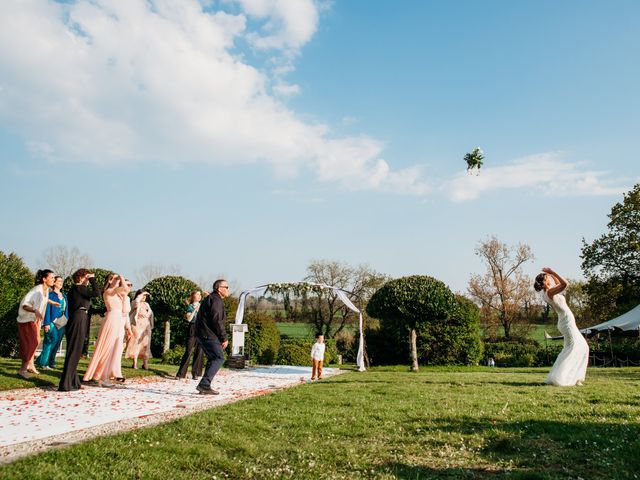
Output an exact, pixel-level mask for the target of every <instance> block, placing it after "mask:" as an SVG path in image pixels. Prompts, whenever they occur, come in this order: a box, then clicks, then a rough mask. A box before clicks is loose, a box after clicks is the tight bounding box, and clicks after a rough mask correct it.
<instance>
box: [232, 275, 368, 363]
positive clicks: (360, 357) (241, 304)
mask: <svg viewBox="0 0 640 480" xmlns="http://www.w3.org/2000/svg"><path fill="white" fill-rule="evenodd" d="M295 283H307V284H309V285H315V286H318V287H321V288H326V289H328V290H332V291H333V292H335V293H336V295H337V296H338V298H339V299H340V301H341V302H342V303H344V304H345V306H346V307H347V308H348V309H349V310H352V311H354V312H356V313H357V314H358V320H359V322H358V328H359V332H360V334H359V338H358V354H357V356H356V365H357V366H358V370H359V371H361V372H364V371H365V370H366V368H365V367H364V334H363V333H362V312H361V311H360V310H359V309H358V308H357V307H356V306H355V305H354V304H353V302H352V301H351V300H349V297H347V294H346V292H345V291H344V290H342V289H340V288H338V287H333V286H331V285H323V284H320V283H309V282H295ZM268 287H269V284H267V285H260V286H259V287H255V288H252V289H251V290H245V291H244V292H242V293H240V298H238V309H237V310H236V319H235V323H236V325H240V324H241V323H242V321H243V319H244V308H245V303H246V301H247V297H248V296H249V295H255V294H256V293H259V292H261V291H264V290H266V289H267V288H268Z"/></svg>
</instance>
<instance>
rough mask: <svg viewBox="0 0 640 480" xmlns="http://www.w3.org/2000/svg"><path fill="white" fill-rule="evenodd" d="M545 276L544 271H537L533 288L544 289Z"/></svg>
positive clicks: (536, 289) (537, 290)
mask: <svg viewBox="0 0 640 480" xmlns="http://www.w3.org/2000/svg"><path fill="white" fill-rule="evenodd" d="M545 278H547V274H546V273H539V274H538V276H537V277H536V281H535V282H533V288H534V289H535V291H536V292H539V291H541V290H544V279H545Z"/></svg>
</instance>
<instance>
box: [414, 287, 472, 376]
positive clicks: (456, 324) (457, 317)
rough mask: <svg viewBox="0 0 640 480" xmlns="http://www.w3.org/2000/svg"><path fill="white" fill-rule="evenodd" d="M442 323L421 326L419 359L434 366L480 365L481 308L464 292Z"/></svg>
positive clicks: (419, 330) (457, 298)
mask: <svg viewBox="0 0 640 480" xmlns="http://www.w3.org/2000/svg"><path fill="white" fill-rule="evenodd" d="M455 298H456V302H457V305H456V308H455V310H454V311H452V312H451V314H450V315H449V317H448V318H446V319H445V320H443V321H442V322H437V323H429V324H424V325H422V326H421V327H419V328H418V359H419V360H420V361H425V362H427V361H428V362H429V363H431V364H432V365H477V364H478V363H479V362H480V359H481V358H482V341H481V340H480V309H479V308H478V307H477V305H476V304H475V303H473V302H472V301H471V300H469V299H468V298H466V297H464V296H462V295H456V296H455Z"/></svg>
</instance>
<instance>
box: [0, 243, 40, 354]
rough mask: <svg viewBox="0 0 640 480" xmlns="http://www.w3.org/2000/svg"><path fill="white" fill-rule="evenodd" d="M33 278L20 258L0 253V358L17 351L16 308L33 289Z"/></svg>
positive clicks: (12, 254) (13, 254) (11, 254)
mask: <svg viewBox="0 0 640 480" xmlns="http://www.w3.org/2000/svg"><path fill="white" fill-rule="evenodd" d="M33 285H34V277H33V273H31V270H29V268H28V267H27V266H26V265H25V263H24V261H23V260H22V258H20V257H19V256H18V255H16V254H15V253H10V254H9V255H7V254H5V253H4V252H1V251H0V356H3V357H13V356H15V355H16V353H17V351H18V323H17V321H16V318H17V317H18V307H19V306H20V302H21V301H22V298H23V297H24V296H25V295H26V293H27V292H28V291H29V290H30V289H31V288H32V287H33Z"/></svg>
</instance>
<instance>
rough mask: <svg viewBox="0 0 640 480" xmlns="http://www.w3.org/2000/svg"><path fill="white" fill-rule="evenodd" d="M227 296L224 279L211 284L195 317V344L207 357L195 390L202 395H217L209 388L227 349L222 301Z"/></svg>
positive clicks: (216, 392) (227, 286) (227, 287)
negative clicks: (211, 286)
mask: <svg viewBox="0 0 640 480" xmlns="http://www.w3.org/2000/svg"><path fill="white" fill-rule="evenodd" d="M228 296H229V284H228V283H227V281H226V280H224V279H218V280H216V281H215V282H213V291H212V292H211V295H209V296H208V297H207V298H205V299H204V300H203V302H202V305H200V309H199V310H198V315H196V320H195V322H196V342H198V344H199V345H200V348H202V351H203V352H204V354H205V355H206V356H207V366H206V368H205V372H204V375H203V376H202V379H201V380H200V383H198V386H197V387H196V389H197V390H198V391H199V392H200V393H201V394H203V395H218V394H219V393H220V392H218V391H217V390H214V389H212V388H211V382H212V380H213V377H215V375H216V373H218V370H219V369H220V367H221V366H222V364H223V363H224V349H225V348H227V345H228V344H229V342H228V341H227V331H226V321H225V311H224V303H223V301H222V300H223V299H225V298H226V297H228Z"/></svg>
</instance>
